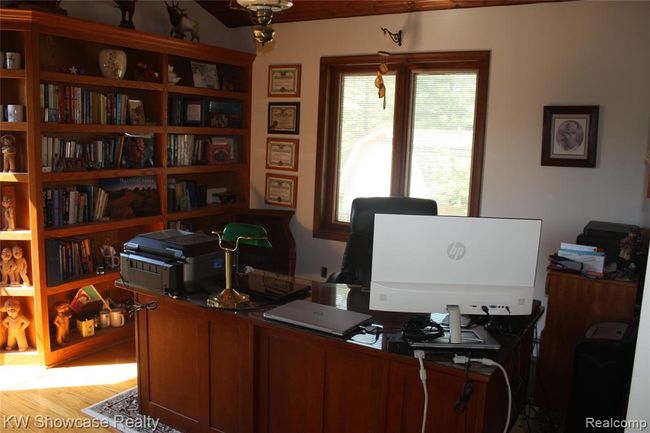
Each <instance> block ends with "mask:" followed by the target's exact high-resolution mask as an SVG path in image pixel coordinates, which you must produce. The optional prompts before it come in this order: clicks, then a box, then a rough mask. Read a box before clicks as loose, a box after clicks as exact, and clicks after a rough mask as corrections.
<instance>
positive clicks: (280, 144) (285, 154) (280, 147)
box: [266, 137, 298, 171]
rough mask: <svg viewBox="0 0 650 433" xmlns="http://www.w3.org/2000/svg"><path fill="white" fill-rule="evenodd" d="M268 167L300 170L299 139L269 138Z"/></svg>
mask: <svg viewBox="0 0 650 433" xmlns="http://www.w3.org/2000/svg"><path fill="white" fill-rule="evenodd" d="M266 168H270V169H275V170H291V171H298V140H296V139H291V138H272V137H269V138H267V139H266Z"/></svg>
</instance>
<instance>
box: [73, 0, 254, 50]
mask: <svg viewBox="0 0 650 433" xmlns="http://www.w3.org/2000/svg"><path fill="white" fill-rule="evenodd" d="M180 6H181V7H182V8H186V9H187V16H188V17H189V18H191V19H192V20H194V21H196V22H198V23H199V38H200V39H201V43H203V44H207V45H214V46H217V47H222V48H230V49H233V50H239V51H246V52H255V43H254V41H253V37H252V36H251V31H250V28H249V27H240V28H237V29H229V28H227V27H226V26H224V25H223V24H221V21H219V20H217V19H216V18H215V17H213V16H212V15H210V14H209V13H207V12H206V11H205V9H203V8H202V7H201V6H199V4H198V3H196V2H194V1H190V0H182V1H181V2H180ZM61 7H62V8H63V9H65V10H66V11H67V12H68V16H71V17H75V18H82V19H85V20H89V21H97V22H101V23H104V24H110V25H115V26H119V24H120V21H121V20H122V14H121V13H120V9H119V8H117V7H116V6H115V3H114V2H113V1H111V0H93V1H81V0H64V1H62V2H61ZM133 25H134V26H135V28H136V29H137V30H141V31H144V32H149V33H156V34H159V35H165V36H169V32H170V30H171V27H172V26H171V24H170V23H169V15H168V14H167V8H166V7H165V3H164V1H162V0H146V1H142V0H141V1H138V2H137V3H136V5H135V13H134V14H133Z"/></svg>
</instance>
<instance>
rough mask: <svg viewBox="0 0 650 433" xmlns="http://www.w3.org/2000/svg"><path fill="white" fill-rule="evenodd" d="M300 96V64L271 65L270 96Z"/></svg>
mask: <svg viewBox="0 0 650 433" xmlns="http://www.w3.org/2000/svg"><path fill="white" fill-rule="evenodd" d="M282 96H295V97H298V96H300V65H273V66H269V97H271V98H273V97H282Z"/></svg>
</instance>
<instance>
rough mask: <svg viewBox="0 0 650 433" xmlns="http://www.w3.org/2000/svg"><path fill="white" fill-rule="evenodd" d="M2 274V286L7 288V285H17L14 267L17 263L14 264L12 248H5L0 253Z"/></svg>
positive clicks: (0, 270)
mask: <svg viewBox="0 0 650 433" xmlns="http://www.w3.org/2000/svg"><path fill="white" fill-rule="evenodd" d="M0 258H2V262H0V273H1V274H2V283H0V285H2V286H6V285H7V284H12V285H13V284H16V278H15V276H14V267H15V266H16V263H15V262H14V255H13V253H12V252H11V248H3V249H2V252H1V253H0Z"/></svg>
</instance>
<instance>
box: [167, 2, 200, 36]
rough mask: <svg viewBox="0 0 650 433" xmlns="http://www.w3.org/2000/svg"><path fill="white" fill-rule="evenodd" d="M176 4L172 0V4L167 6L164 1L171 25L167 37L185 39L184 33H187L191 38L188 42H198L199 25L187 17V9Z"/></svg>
mask: <svg viewBox="0 0 650 433" xmlns="http://www.w3.org/2000/svg"><path fill="white" fill-rule="evenodd" d="M178 3H179V2H174V1H173V0H172V4H169V3H167V1H165V5H166V6H167V13H168V14H169V21H170V22H171V24H172V30H171V32H170V33H169V36H172V37H174V38H179V39H185V32H189V33H190V36H191V38H190V40H191V41H194V40H196V42H199V23H197V22H196V21H194V20H191V19H189V18H188V17H187V12H186V11H187V9H185V8H181V7H180V6H179V5H178Z"/></svg>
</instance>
